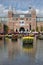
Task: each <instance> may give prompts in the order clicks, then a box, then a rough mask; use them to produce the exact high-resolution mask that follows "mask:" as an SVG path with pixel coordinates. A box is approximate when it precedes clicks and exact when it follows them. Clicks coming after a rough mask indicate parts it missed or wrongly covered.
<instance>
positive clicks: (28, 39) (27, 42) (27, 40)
mask: <svg viewBox="0 0 43 65" xmlns="http://www.w3.org/2000/svg"><path fill="white" fill-rule="evenodd" d="M23 45H27V46H30V45H32V46H33V37H23Z"/></svg>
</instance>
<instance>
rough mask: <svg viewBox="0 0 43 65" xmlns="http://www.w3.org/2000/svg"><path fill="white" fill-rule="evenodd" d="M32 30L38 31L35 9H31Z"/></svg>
mask: <svg viewBox="0 0 43 65" xmlns="http://www.w3.org/2000/svg"><path fill="white" fill-rule="evenodd" d="M31 28H32V30H34V31H36V10H35V9H34V8H32V9H31Z"/></svg>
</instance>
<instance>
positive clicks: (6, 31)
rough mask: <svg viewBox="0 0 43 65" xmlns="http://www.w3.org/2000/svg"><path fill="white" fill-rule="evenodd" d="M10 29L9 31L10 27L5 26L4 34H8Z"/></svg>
mask: <svg viewBox="0 0 43 65" xmlns="http://www.w3.org/2000/svg"><path fill="white" fill-rule="evenodd" d="M8 29H9V28H8V26H7V25H5V24H4V33H5V34H6V33H8Z"/></svg>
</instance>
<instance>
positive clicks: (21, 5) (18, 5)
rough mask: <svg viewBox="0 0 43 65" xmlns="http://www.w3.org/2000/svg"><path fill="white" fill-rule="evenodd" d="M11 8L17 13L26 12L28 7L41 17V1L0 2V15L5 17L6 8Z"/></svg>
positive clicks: (3, 0) (12, 0) (42, 12)
mask: <svg viewBox="0 0 43 65" xmlns="http://www.w3.org/2000/svg"><path fill="white" fill-rule="evenodd" d="M10 5H11V7H13V8H15V9H16V10H19V11H18V12H21V11H23V12H26V13H27V10H29V6H31V7H33V8H35V9H36V13H37V14H40V15H43V0H0V15H2V16H3V15H6V14H7V13H8V10H9V9H8V8H9V6H10Z"/></svg>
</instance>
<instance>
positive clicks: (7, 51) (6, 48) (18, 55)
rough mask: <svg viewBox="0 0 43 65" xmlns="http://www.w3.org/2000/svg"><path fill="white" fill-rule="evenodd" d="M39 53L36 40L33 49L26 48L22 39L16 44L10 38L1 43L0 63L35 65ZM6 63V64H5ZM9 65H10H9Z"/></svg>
mask: <svg viewBox="0 0 43 65" xmlns="http://www.w3.org/2000/svg"><path fill="white" fill-rule="evenodd" d="M36 52H37V41H36V37H35V38H34V43H33V48H24V47H23V43H22V39H18V41H16V42H12V40H11V39H9V38H4V40H2V41H0V58H1V59H0V63H1V62H2V63H4V65H6V64H7V63H9V62H8V61H10V60H11V61H12V60H13V61H14V62H13V61H12V62H10V63H12V64H13V63H14V64H13V65H28V64H30V65H32V63H35V55H36ZM5 61H6V64H5ZM7 65H9V64H7Z"/></svg>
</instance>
